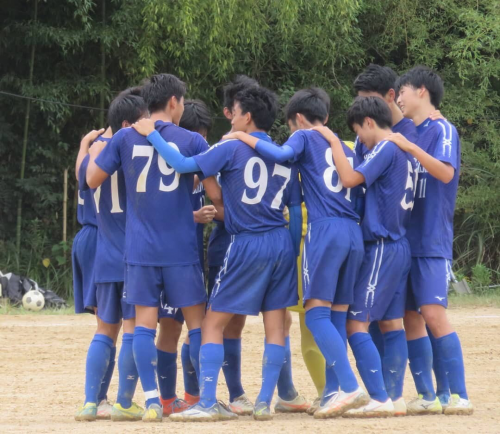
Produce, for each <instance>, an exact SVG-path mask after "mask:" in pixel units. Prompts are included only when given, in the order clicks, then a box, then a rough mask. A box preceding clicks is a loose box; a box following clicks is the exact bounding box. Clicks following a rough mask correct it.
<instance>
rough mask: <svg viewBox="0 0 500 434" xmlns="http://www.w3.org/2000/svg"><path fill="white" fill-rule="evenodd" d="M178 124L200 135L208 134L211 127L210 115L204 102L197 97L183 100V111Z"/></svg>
mask: <svg viewBox="0 0 500 434" xmlns="http://www.w3.org/2000/svg"><path fill="white" fill-rule="evenodd" d="M179 126H180V127H182V128H185V129H186V130H189V131H194V132H195V133H200V134H201V135H202V136H203V135H206V134H208V132H209V131H210V128H211V127H212V117H211V116H210V111H209V110H208V107H207V106H206V105H205V103H204V102H203V101H201V100H199V99H187V100H186V101H184V113H183V114H182V118H181V121H180V123H179Z"/></svg>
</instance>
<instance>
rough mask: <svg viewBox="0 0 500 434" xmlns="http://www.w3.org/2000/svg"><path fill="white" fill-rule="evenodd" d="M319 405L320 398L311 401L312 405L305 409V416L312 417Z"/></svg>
mask: <svg viewBox="0 0 500 434" xmlns="http://www.w3.org/2000/svg"><path fill="white" fill-rule="evenodd" d="M320 403H321V396H318V397H317V398H316V399H315V400H314V401H313V403H312V404H311V406H310V407H309V408H308V409H307V414H308V415H309V416H312V415H313V414H314V413H315V412H316V410H318V408H319V405H320Z"/></svg>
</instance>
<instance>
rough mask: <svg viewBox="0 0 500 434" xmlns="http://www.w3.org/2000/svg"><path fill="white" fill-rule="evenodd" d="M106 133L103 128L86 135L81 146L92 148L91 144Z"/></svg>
mask: <svg viewBox="0 0 500 434" xmlns="http://www.w3.org/2000/svg"><path fill="white" fill-rule="evenodd" d="M104 131H105V129H104V128H101V129H100V130H92V131H90V132H89V133H87V134H85V136H84V137H83V139H82V141H81V142H80V145H85V146H90V144H91V143H92V142H93V141H94V140H95V139H97V138H98V137H99V136H100V135H101V134H103V133H104Z"/></svg>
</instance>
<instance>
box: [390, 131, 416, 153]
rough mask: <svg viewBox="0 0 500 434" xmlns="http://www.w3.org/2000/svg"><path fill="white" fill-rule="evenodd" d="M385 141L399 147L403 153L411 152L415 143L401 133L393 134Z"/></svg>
mask: <svg viewBox="0 0 500 434" xmlns="http://www.w3.org/2000/svg"><path fill="white" fill-rule="evenodd" d="M384 140H389V141H391V142H393V143H395V144H396V145H398V146H399V147H400V148H401V149H402V150H403V151H405V152H410V150H411V147H412V146H413V143H411V142H410V141H409V140H408V139H407V138H406V137H405V136H403V135H402V134H401V133H391V134H389V135H388V136H387V137H386V138H385V139H384Z"/></svg>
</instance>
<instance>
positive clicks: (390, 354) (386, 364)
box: [382, 330, 408, 401]
mask: <svg viewBox="0 0 500 434" xmlns="http://www.w3.org/2000/svg"><path fill="white" fill-rule="evenodd" d="M382 336H383V340H384V351H383V353H382V354H384V357H383V358H382V370H383V372H384V382H385V388H386V390H387V394H388V395H389V398H391V399H392V400H393V401H396V400H397V399H399V398H401V397H402V396H403V384H404V379H405V372H406V365H407V363H408V345H407V344H406V334H405V332H404V330H397V331H392V332H387V333H384V334H383V335H382Z"/></svg>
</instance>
